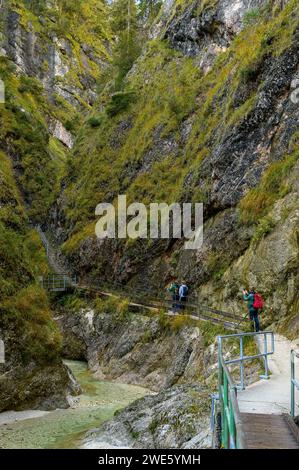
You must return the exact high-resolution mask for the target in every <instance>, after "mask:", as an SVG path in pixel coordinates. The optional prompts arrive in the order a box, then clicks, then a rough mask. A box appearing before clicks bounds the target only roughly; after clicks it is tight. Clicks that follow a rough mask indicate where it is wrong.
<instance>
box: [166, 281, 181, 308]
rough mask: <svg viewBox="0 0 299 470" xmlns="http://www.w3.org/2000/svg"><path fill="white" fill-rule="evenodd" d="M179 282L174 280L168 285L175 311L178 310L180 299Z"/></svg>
mask: <svg viewBox="0 0 299 470" xmlns="http://www.w3.org/2000/svg"><path fill="white" fill-rule="evenodd" d="M179 289H180V286H179V283H178V282H177V281H176V280H175V281H173V282H172V283H171V284H170V286H169V287H168V289H167V291H168V292H169V293H170V294H171V297H172V300H173V303H172V308H173V310H174V311H176V309H177V307H178V300H179Z"/></svg>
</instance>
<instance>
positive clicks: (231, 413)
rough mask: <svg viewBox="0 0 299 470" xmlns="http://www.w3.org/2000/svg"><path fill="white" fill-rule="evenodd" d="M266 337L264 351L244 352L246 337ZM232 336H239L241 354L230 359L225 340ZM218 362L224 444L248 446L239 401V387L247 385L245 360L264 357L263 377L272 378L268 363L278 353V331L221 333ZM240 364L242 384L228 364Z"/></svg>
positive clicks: (232, 446)
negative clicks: (234, 378) (276, 351)
mask: <svg viewBox="0 0 299 470" xmlns="http://www.w3.org/2000/svg"><path fill="white" fill-rule="evenodd" d="M255 336H257V337H259V336H264V348H265V350H264V352H263V353H259V354H256V355H252V356H246V355H244V337H255ZM267 336H270V337H271V345H272V348H271V351H268V344H267ZM232 338H239V341H240V342H239V345H240V356H239V357H238V358H237V359H227V360H225V359H224V357H223V348H222V345H223V341H224V340H227V339H232ZM217 341H218V365H219V382H218V388H219V399H220V405H221V427H222V446H223V447H225V448H226V449H244V448H245V436H244V434H243V431H242V422H241V414H240V409H239V405H238V400H237V392H238V390H240V389H241V390H243V389H244V388H245V383H244V362H246V361H248V360H252V359H258V358H261V357H262V358H263V359H264V363H265V375H263V376H261V377H262V378H269V371H268V362H267V358H268V356H269V355H271V354H274V333H273V332H272V331H264V332H259V333H236V334H231V335H225V336H218V338H217ZM238 363H239V364H240V385H237V384H235V383H234V381H233V379H232V376H231V374H230V371H229V369H228V365H230V364H238Z"/></svg>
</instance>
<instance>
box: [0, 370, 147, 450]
mask: <svg viewBox="0 0 299 470" xmlns="http://www.w3.org/2000/svg"><path fill="white" fill-rule="evenodd" d="M66 364H67V365H68V366H69V367H70V368H71V369H72V372H73V374H74V375H75V377H76V379H77V381H78V382H79V384H80V386H81V388H82V391H83V393H82V395H80V396H79V397H77V398H76V399H75V402H76V403H75V404H74V405H73V407H72V408H69V409H66V410H56V411H51V412H44V413H40V416H38V413H37V412H36V411H26V412H16V413H11V412H5V413H1V414H0V448H3V449H6V448H13V449H49V448H60V449H74V448H79V447H80V445H81V439H82V438H83V436H84V435H85V432H86V431H88V430H89V429H92V428H94V427H96V426H99V425H100V424H101V423H103V422H104V421H106V420H107V419H110V418H112V416H113V414H114V413H115V411H117V410H119V409H122V408H124V407H125V406H127V405H128V404H130V403H131V402H133V401H134V400H136V399H138V398H141V397H143V396H145V395H146V394H148V393H149V391H148V390H146V389H144V388H141V387H136V386H132V385H126V384H118V383H111V382H102V381H99V380H96V379H95V378H94V377H93V376H92V374H91V372H90V371H89V370H88V369H87V365H86V364H85V363H84V362H77V361H66ZM33 416H37V417H33Z"/></svg>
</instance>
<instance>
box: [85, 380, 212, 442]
mask: <svg viewBox="0 0 299 470" xmlns="http://www.w3.org/2000/svg"><path fill="white" fill-rule="evenodd" d="M209 414H210V397H209V394H208V393H207V391H205V390H204V389H203V388H202V387H201V386H200V385H195V384H194V385H178V386H174V387H171V388H170V389H168V390H166V391H164V392H161V393H159V394H158V395H156V396H149V397H145V398H142V399H140V400H137V401H136V402H134V403H133V404H132V405H129V406H128V407H127V408H125V410H123V411H121V412H118V413H116V415H115V417H114V418H113V419H112V420H110V421H108V422H107V423H104V424H103V425H102V426H101V427H100V428H98V429H94V430H92V431H91V432H89V433H88V434H87V436H86V438H85V440H84V444H83V448H85V449H105V448H106V449H107V448H134V449H204V448H209V447H210V446H211V435H210V420H209Z"/></svg>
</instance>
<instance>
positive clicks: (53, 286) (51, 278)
mask: <svg viewBox="0 0 299 470" xmlns="http://www.w3.org/2000/svg"><path fill="white" fill-rule="evenodd" d="M76 283H77V279H76V276H73V277H70V276H68V275H67V274H52V275H51V274H50V275H48V276H47V277H42V278H41V285H42V287H43V288H44V289H48V290H50V291H58V290H66V289H67V288H69V287H72V286H74V285H76Z"/></svg>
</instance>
